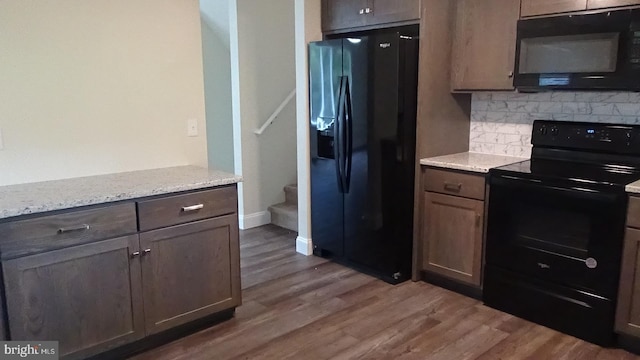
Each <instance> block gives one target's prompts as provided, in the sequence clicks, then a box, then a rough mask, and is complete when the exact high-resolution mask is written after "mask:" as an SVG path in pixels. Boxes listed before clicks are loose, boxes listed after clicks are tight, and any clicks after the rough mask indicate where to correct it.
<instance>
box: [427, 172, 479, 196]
mask: <svg viewBox="0 0 640 360" xmlns="http://www.w3.org/2000/svg"><path fill="white" fill-rule="evenodd" d="M423 181H424V190H425V191H432V192H437V193H441V194H449V195H456V196H463V197H467V198H471V199H478V200H484V187H485V181H484V177H483V176H479V175H471V174H464V173H459V172H454V171H447V170H438V169H430V168H427V169H425V171H424V180H423Z"/></svg>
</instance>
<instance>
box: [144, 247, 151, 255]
mask: <svg viewBox="0 0 640 360" xmlns="http://www.w3.org/2000/svg"><path fill="white" fill-rule="evenodd" d="M150 252H151V249H144V251H143V252H142V255H143V256H144V255H147V254H148V253H150Z"/></svg>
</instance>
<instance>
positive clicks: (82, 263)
mask: <svg viewBox="0 0 640 360" xmlns="http://www.w3.org/2000/svg"><path fill="white" fill-rule="evenodd" d="M138 250H139V246H138V237H137V235H134V236H128V237H123V238H118V239H113V240H105V241H101V242H97V243H92V244H86V245H80V246H76V247H72V248H67V249H63V250H56V251H51V252H47V253H43V254H38V255H32V256H26V257H23V258H18V259H14V260H8V261H5V262H3V264H2V268H3V271H4V281H5V288H6V299H7V313H8V320H9V333H10V338H11V340H42V341H46V340H53V341H59V342H60V355H61V356H67V357H68V358H85V357H88V356H90V355H93V354H97V353H99V352H102V351H104V350H107V349H110V348H114V347H117V346H120V345H123V344H125V343H128V342H131V341H134V340H137V339H140V338H142V337H143V336H144V324H143V320H142V318H143V309H142V293H141V286H140V262H139V260H138V259H135V258H132V254H134V253H135V252H136V251H138Z"/></svg>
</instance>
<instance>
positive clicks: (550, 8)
mask: <svg viewBox="0 0 640 360" xmlns="http://www.w3.org/2000/svg"><path fill="white" fill-rule="evenodd" d="M586 9H587V0H522V10H521V16H523V17H524V16H535V15H545V14H557V13H563V12H569V11H580V10H586Z"/></svg>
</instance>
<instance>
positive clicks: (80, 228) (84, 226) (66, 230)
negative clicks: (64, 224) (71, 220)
mask: <svg viewBox="0 0 640 360" xmlns="http://www.w3.org/2000/svg"><path fill="white" fill-rule="evenodd" d="M89 228H90V227H89V225H87V224H82V225H80V226H75V227H70V228H60V229H58V234H67V233H70V232H74V231H86V230H89Z"/></svg>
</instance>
